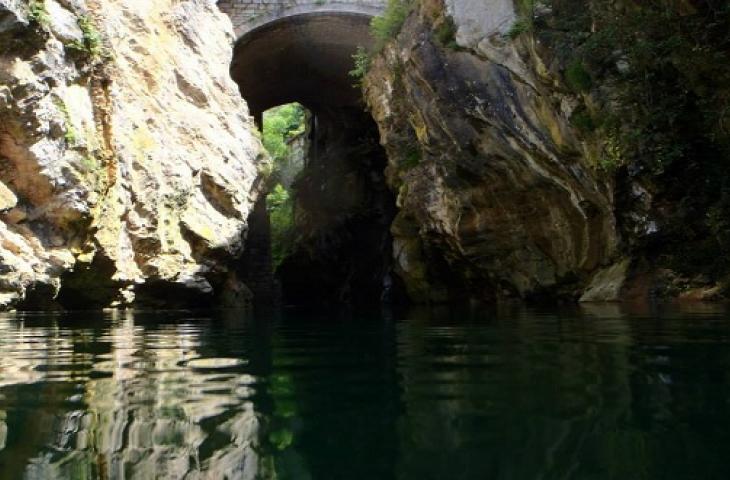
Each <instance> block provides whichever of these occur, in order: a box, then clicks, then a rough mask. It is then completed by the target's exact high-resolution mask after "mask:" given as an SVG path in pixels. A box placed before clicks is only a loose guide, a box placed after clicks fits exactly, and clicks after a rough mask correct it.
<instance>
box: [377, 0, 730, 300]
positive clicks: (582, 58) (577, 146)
mask: <svg viewBox="0 0 730 480" xmlns="http://www.w3.org/2000/svg"><path fill="white" fill-rule="evenodd" d="M700 3H701V2H683V1H682V2H676V3H672V4H671V5H669V4H666V5H665V4H662V5H658V4H657V5H655V4H648V5H643V4H642V5H638V4H637V3H636V2H621V1H619V2H592V1H584V0H550V1H547V0H546V1H535V2H533V1H529V2H528V1H524V2H523V1H512V0H419V1H416V2H410V1H408V0H403V1H401V2H395V3H393V4H394V5H395V4H400V5H402V6H404V7H402V8H405V9H406V11H408V12H410V13H408V14H407V15H406V18H405V20H404V22H403V24H402V26H400V25H397V14H398V10H397V9H391V10H392V11H389V12H387V13H386V14H385V16H384V17H383V20H382V25H381V30H384V31H385V32H386V33H387V34H388V35H390V38H389V39H387V40H386V41H384V42H382V43H383V48H382V50H381V51H378V52H376V54H375V55H373V56H372V57H371V58H370V59H369V65H368V69H367V74H366V75H365V77H364V79H363V87H364V94H365V97H366V99H367V102H368V105H369V108H370V111H371V112H372V114H373V116H374V118H375V121H376V122H377V124H378V126H379V129H380V136H381V142H382V144H383V145H384V147H385V148H386V150H387V153H388V158H389V162H388V167H387V170H386V174H387V178H388V183H389V185H390V187H391V188H392V189H393V190H394V191H395V192H397V195H398V207H399V213H398V215H397V217H396V219H395V221H394V223H393V225H392V228H391V230H392V234H393V237H394V246H393V250H394V255H395V261H396V271H397V272H398V274H399V275H400V276H401V277H402V278H403V280H404V282H405V283H406V286H407V289H408V291H409V293H410V296H411V297H412V298H414V299H416V300H418V301H445V300H454V299H457V298H472V299H479V300H485V299H486V300H494V299H501V298H521V299H541V298H548V299H556V298H566V299H571V300H577V299H582V300H583V301H605V300H619V299H627V298H639V297H640V298H646V297H650V296H654V297H684V298H692V299H714V298H720V297H721V296H722V291H723V289H724V288H725V287H724V286H726V285H727V284H728V281H727V280H728V278H729V277H728V272H729V271H730V262H729V260H728V258H729V257H728V256H727V255H726V254H725V253H724V252H725V251H726V250H727V248H726V247H727V245H728V238H730V229H728V225H727V222H726V221H724V220H722V219H723V218H727V215H728V212H729V211H730V210H728V205H730V203H729V202H728V201H727V198H728V197H727V193H726V192H727V191H728V181H727V180H726V179H727V178H728V175H727V168H726V165H727V163H726V162H727V158H728V150H727V145H728V143H729V142H728V139H729V138H730V135H728V129H727V124H726V121H725V116H726V114H725V112H727V104H728V101H727V99H728V95H727V85H728V84H727V80H728V71H727V68H726V66H724V65H727V63H726V62H725V63H723V62H724V61H722V60H719V59H722V58H726V57H727V47H728V39H727V35H726V27H727V25H728V24H730V9H729V8H727V7H718V8H715V7H711V6H707V5H700ZM401 11H402V10H401ZM383 26H385V27H388V28H390V31H388V30H387V29H386V28H384V27H383ZM376 33H377V32H376Z"/></svg>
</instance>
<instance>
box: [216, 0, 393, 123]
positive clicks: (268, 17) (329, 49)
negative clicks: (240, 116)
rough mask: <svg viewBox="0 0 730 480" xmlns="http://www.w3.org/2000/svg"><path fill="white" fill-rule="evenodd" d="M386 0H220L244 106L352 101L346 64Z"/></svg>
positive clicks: (257, 111)
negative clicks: (229, 22)
mask: <svg viewBox="0 0 730 480" xmlns="http://www.w3.org/2000/svg"><path fill="white" fill-rule="evenodd" d="M386 3H387V2H386V0H220V1H218V6H219V7H220V9H221V10H222V11H223V12H225V13H227V14H228V15H229V16H230V17H231V20H232V22H233V26H234V29H235V32H236V35H237V37H238V41H237V43H236V48H235V51H234V57H233V61H232V63H231V76H232V77H233V79H234V80H235V81H236V82H237V83H238V85H239V88H240V90H241V94H242V95H243V97H244V99H245V100H246V101H247V102H248V104H249V108H250V109H251V113H252V114H253V115H254V117H255V118H258V119H260V116H261V114H262V112H264V111H265V110H267V109H269V108H271V107H275V106H277V105H281V104H284V103H289V102H294V101H297V102H300V103H302V104H303V105H305V106H307V107H308V108H309V109H310V110H314V111H316V110H320V109H323V108H327V107H336V108H339V107H346V106H355V105H358V104H359V102H360V94H359V91H358V90H357V89H355V88H353V85H352V84H353V79H352V78H350V77H349V75H348V72H349V71H350V70H352V68H353V60H352V54H353V53H354V52H355V51H356V49H357V47H358V46H368V45H370V43H371V42H372V39H371V36H370V29H369V25H370V20H371V18H372V17H374V16H376V15H378V14H380V13H382V12H383V10H384V9H385V5H386Z"/></svg>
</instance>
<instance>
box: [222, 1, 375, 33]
mask: <svg viewBox="0 0 730 480" xmlns="http://www.w3.org/2000/svg"><path fill="white" fill-rule="evenodd" d="M386 3H387V0H219V1H218V7H219V8H220V9H221V10H222V11H223V12H225V13H227V14H228V15H229V16H230V17H231V21H232V22H233V28H234V29H235V31H236V35H237V36H238V37H241V36H243V35H245V34H247V33H248V32H250V31H251V30H255V29H256V28H258V27H260V26H262V25H266V24H267V23H270V22H272V21H275V20H278V19H281V18H286V17H291V16H296V15H303V14H308V15H313V14H318V13H338V12H339V13H345V14H347V13H349V14H360V15H366V16H375V15H378V14H380V13H382V12H383V10H384V9H385V4H386Z"/></svg>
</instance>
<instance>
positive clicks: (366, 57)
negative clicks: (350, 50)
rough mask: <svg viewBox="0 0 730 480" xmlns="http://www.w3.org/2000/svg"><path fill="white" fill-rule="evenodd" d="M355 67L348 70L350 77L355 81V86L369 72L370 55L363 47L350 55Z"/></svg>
mask: <svg viewBox="0 0 730 480" xmlns="http://www.w3.org/2000/svg"><path fill="white" fill-rule="evenodd" d="M352 59H353V61H354V62H355V67H354V68H353V69H352V70H350V76H351V77H352V78H354V79H356V80H357V85H358V86H359V85H360V84H361V83H362V79H363V78H365V75H367V73H368V70H370V61H371V59H370V54H369V53H368V51H367V50H366V49H365V48H364V47H357V51H356V52H355V53H354V54H353V55H352Z"/></svg>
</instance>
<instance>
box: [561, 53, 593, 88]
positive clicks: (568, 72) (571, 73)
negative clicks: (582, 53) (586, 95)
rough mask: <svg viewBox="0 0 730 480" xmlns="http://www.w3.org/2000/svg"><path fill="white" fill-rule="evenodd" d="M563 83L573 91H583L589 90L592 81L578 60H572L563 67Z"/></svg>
mask: <svg viewBox="0 0 730 480" xmlns="http://www.w3.org/2000/svg"><path fill="white" fill-rule="evenodd" d="M565 83H567V84H568V86H569V87H570V88H571V90H573V91H574V92H576V93H578V92H585V91H588V90H590V88H591V85H593V81H592V80H591V76H590V74H589V73H588V72H587V71H586V69H585V67H584V66H583V63H582V62H581V61H580V60H573V61H572V62H571V63H570V65H568V68H566V69H565Z"/></svg>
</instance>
